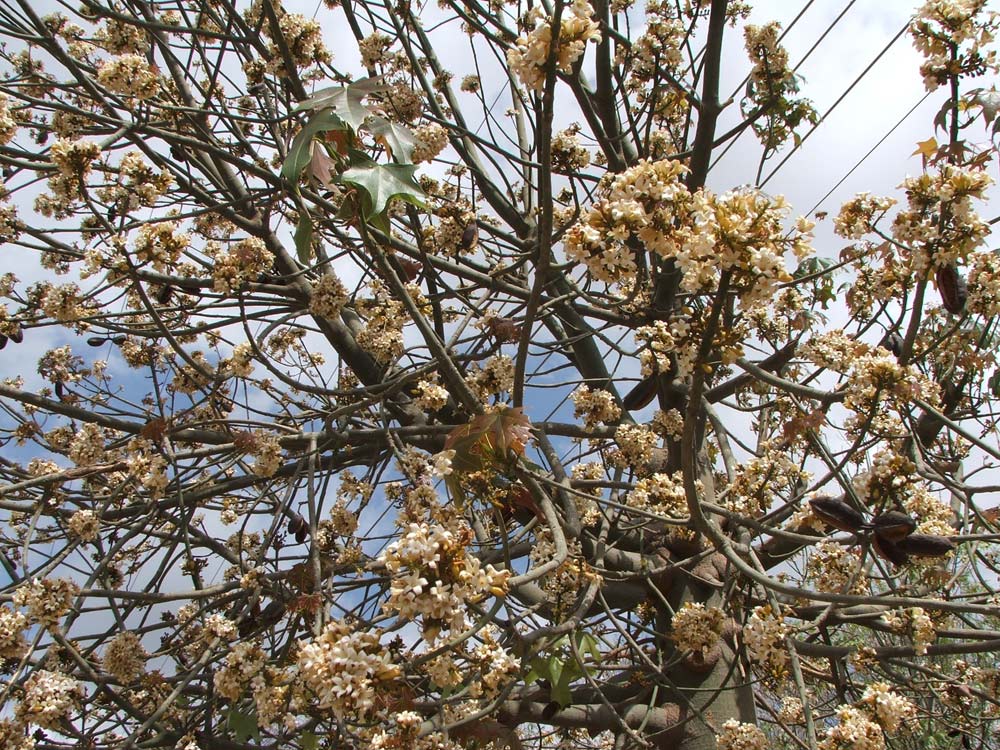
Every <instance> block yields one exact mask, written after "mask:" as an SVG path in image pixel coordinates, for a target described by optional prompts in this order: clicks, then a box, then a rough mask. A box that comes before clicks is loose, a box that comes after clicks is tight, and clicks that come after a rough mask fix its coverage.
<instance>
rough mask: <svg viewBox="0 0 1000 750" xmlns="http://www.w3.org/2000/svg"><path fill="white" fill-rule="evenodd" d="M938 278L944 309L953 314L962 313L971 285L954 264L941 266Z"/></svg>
mask: <svg viewBox="0 0 1000 750" xmlns="http://www.w3.org/2000/svg"><path fill="white" fill-rule="evenodd" d="M936 279H937V287H938V292H940V293H941V304H942V305H944V309H945V310H947V311H948V312H950V313H951V314H952V315H960V314H961V312H962V311H963V310H964V309H965V301H966V300H967V299H968V298H969V287H968V285H967V284H966V283H965V279H963V278H962V276H961V275H960V274H959V273H958V269H957V268H955V266H954V265H947V266H941V267H939V268H938V270H937V274H936Z"/></svg>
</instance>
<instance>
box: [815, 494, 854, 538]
mask: <svg viewBox="0 0 1000 750" xmlns="http://www.w3.org/2000/svg"><path fill="white" fill-rule="evenodd" d="M809 507H810V508H812V511H813V513H815V514H816V515H817V516H819V517H820V518H821V519H823V520H824V521H825V522H826V523H828V524H829V525H830V526H833V528H835V529H840V530H841V531H850V532H858V531H861V529H862V528H864V526H865V517H864V516H863V515H861V513H860V512H859V511H857V510H855V509H854V508H852V507H851V506H850V505H848V504H847V503H845V502H844V501H843V500H841V499H840V498H839V497H815V498H813V499H812V500H810V501H809Z"/></svg>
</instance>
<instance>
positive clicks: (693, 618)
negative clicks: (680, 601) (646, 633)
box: [670, 602, 726, 656]
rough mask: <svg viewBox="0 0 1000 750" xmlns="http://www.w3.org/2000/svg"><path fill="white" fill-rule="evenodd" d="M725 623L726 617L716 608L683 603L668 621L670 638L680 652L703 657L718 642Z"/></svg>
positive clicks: (697, 603) (699, 603)
mask: <svg viewBox="0 0 1000 750" xmlns="http://www.w3.org/2000/svg"><path fill="white" fill-rule="evenodd" d="M725 623H726V616H725V614H724V613H723V611H722V610H721V609H719V608H718V607H706V606H705V605H704V604H702V603H701V602H685V603H684V606H682V607H681V608H680V609H679V610H677V612H675V613H674V616H673V618H672V619H671V621H670V637H671V639H672V640H673V641H674V643H676V644H677V648H679V649H680V650H682V651H692V652H695V653H699V654H701V655H702V656H704V655H706V654H708V652H709V651H711V650H712V648H713V647H714V646H715V644H716V643H718V642H719V639H720V638H721V637H722V631H723V627H724V626H725Z"/></svg>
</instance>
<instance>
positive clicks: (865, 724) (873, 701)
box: [818, 682, 917, 750]
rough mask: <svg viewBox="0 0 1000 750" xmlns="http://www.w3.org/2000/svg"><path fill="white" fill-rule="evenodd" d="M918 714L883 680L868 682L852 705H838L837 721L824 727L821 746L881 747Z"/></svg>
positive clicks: (823, 749) (832, 749)
mask: <svg viewBox="0 0 1000 750" xmlns="http://www.w3.org/2000/svg"><path fill="white" fill-rule="evenodd" d="M916 716H917V709H916V706H914V705H913V703H911V702H910V701H909V699H907V698H906V697H904V696H902V695H899V694H898V693H896V692H894V691H893V690H892V689H891V688H890V687H889V686H888V685H887V684H885V683H884V682H876V683H873V684H871V685H869V686H868V687H867V688H866V689H865V692H864V694H863V695H862V696H861V700H860V701H858V702H857V703H856V704H855V705H853V706H850V705H842V706H840V707H838V708H837V719H838V723H837V724H836V725H835V726H833V727H832V728H831V729H829V730H827V732H826V736H825V737H824V738H823V739H822V741H821V742H820V743H819V745H818V747H819V748H820V750H884V748H885V746H886V745H885V733H890V734H894V733H896V732H897V731H898V730H899V729H900V727H901V726H904V725H905V723H906V722H909V721H912V720H914V719H915V718H916Z"/></svg>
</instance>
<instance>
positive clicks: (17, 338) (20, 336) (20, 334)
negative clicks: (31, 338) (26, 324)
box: [7, 326, 24, 344]
mask: <svg viewBox="0 0 1000 750" xmlns="http://www.w3.org/2000/svg"><path fill="white" fill-rule="evenodd" d="M7 335H8V336H9V337H10V340H11V341H13V342H14V343H15V344H20V343H21V342H22V341H24V329H23V328H21V326H18V327H17V328H15V329H14V330H12V331H11V332H10V333H9V334H7Z"/></svg>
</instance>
